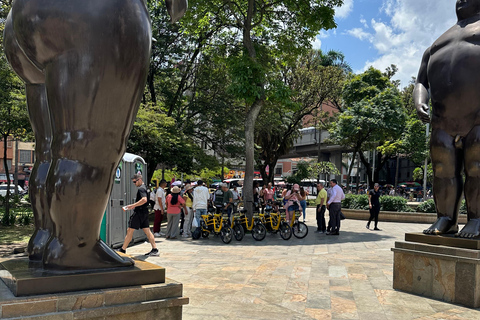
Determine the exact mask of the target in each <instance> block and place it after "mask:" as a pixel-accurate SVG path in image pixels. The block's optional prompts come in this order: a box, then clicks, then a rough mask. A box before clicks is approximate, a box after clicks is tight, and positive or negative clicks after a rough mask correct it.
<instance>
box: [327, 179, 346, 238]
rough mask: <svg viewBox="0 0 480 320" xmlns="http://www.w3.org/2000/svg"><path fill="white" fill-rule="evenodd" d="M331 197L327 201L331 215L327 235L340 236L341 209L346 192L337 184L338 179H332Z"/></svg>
mask: <svg viewBox="0 0 480 320" xmlns="http://www.w3.org/2000/svg"><path fill="white" fill-rule="evenodd" d="M330 186H331V187H332V188H331V191H330V197H329V199H328V201H327V208H328V212H329V215H330V222H329V225H330V227H331V229H330V231H329V232H327V235H334V236H338V235H339V234H340V211H341V209H342V200H343V199H345V194H344V193H343V190H342V188H340V186H339V185H338V184H337V180H335V179H332V180H330Z"/></svg>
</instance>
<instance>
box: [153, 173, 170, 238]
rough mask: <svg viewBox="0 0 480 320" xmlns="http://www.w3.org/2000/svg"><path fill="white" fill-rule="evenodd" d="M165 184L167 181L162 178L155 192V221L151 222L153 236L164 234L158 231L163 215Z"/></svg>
mask: <svg viewBox="0 0 480 320" xmlns="http://www.w3.org/2000/svg"><path fill="white" fill-rule="evenodd" d="M166 186H167V181H165V180H164V179H162V180H161V181H160V185H159V186H158V189H157V193H156V195H155V206H154V207H153V210H155V221H154V222H153V235H154V236H155V237H161V236H164V235H165V234H164V233H162V232H160V230H161V226H162V221H163V215H164V214H165V208H166V202H165V187H166Z"/></svg>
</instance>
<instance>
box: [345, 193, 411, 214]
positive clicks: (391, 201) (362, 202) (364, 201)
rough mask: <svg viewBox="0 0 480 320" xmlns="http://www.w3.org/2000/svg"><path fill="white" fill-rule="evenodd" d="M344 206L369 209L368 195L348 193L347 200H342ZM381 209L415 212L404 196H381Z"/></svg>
mask: <svg viewBox="0 0 480 320" xmlns="http://www.w3.org/2000/svg"><path fill="white" fill-rule="evenodd" d="M342 208H345V209H356V210H369V205H368V195H366V194H361V195H356V194H347V195H345V200H343V201H342ZM380 210H382V211H397V212H413V210H412V209H411V208H410V207H409V206H408V205H407V200H406V199H405V198H403V197H391V196H382V197H380Z"/></svg>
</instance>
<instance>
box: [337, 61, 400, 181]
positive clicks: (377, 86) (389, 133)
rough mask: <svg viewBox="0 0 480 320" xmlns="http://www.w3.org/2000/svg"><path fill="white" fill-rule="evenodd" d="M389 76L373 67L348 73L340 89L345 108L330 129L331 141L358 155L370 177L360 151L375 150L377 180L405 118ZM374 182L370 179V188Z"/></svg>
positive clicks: (397, 140) (368, 166)
mask: <svg viewBox="0 0 480 320" xmlns="http://www.w3.org/2000/svg"><path fill="white" fill-rule="evenodd" d="M392 72H393V71H392ZM389 76H390V77H391V72H390V73H388V74H387V75H386V74H383V73H382V72H380V71H379V70H376V69H374V68H369V69H368V70H367V71H365V72H364V73H362V74H359V75H354V76H351V77H350V78H349V79H348V80H347V81H346V83H345V86H344V88H343V101H344V102H345V105H346V109H345V110H344V111H343V112H342V113H340V115H339V116H338V120H337V121H336V122H335V124H334V125H333V126H332V128H331V129H330V130H329V131H330V134H331V140H332V141H333V142H335V143H338V144H340V145H342V146H344V147H346V148H350V149H352V150H353V151H354V154H358V155H359V156H360V160H361V161H362V163H363V164H364V166H365V167H366V171H367V176H368V177H369V179H370V177H371V176H372V170H373V169H372V164H371V163H370V161H369V160H368V159H367V158H366V157H365V156H364V154H363V152H364V151H368V150H372V149H377V151H378V153H377V161H376V164H377V165H376V167H375V179H374V181H378V173H379V172H380V170H381V169H382V168H383V165H384V164H385V162H386V161H387V160H388V158H389V157H390V156H391V155H393V154H395V153H396V149H397V148H398V147H399V141H400V138H401V135H402V133H403V129H404V127H405V121H406V112H405V109H404V107H403V104H402V100H401V98H400V93H399V91H398V90H397V88H396V87H395V84H394V83H392V82H391V80H390V78H389ZM353 163H354V161H352V165H353ZM374 181H370V184H371V187H373V182H374Z"/></svg>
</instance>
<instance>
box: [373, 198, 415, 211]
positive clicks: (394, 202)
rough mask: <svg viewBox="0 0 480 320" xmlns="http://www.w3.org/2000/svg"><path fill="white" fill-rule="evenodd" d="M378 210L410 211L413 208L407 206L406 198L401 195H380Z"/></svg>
mask: <svg viewBox="0 0 480 320" xmlns="http://www.w3.org/2000/svg"><path fill="white" fill-rule="evenodd" d="M380 210H382V211H397V212H412V211H413V209H412V208H410V207H409V206H407V199H405V198H403V197H392V196H381V197H380Z"/></svg>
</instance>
